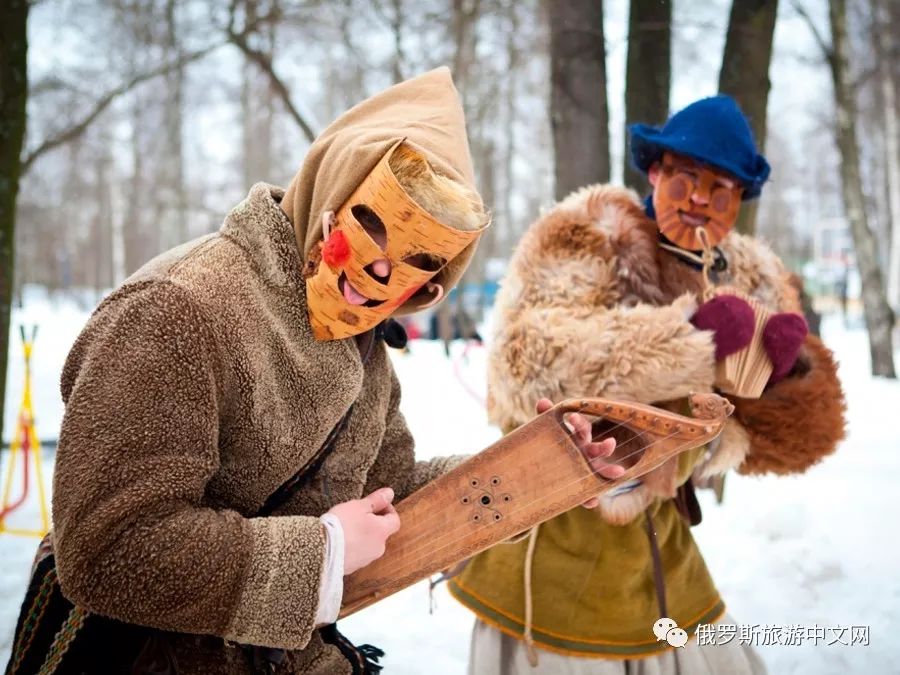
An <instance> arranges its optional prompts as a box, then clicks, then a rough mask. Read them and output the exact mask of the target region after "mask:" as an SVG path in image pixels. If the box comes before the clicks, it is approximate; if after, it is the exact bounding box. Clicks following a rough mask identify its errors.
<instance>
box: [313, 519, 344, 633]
mask: <svg viewBox="0 0 900 675" xmlns="http://www.w3.org/2000/svg"><path fill="white" fill-rule="evenodd" d="M319 520H320V521H321V523H322V525H324V526H325V564H324V565H323V567H322V579H321V581H320V582H319V607H318V609H316V625H318V626H323V625H327V624H329V623H334V622H335V621H337V618H338V614H339V613H340V611H341V599H342V598H343V596H344V528H343V527H341V521H340V520H338V517H337V516H336V515H334V514H333V513H326V514H325V515H323V516H320V517H319Z"/></svg>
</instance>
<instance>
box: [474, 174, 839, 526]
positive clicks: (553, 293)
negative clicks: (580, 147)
mask: <svg viewBox="0 0 900 675" xmlns="http://www.w3.org/2000/svg"><path fill="white" fill-rule="evenodd" d="M720 249H721V251H722V253H723V254H724V256H725V258H726V260H727V262H728V269H727V271H726V272H725V273H724V275H723V276H721V277H720V280H719V281H720V283H722V284H726V283H727V284H728V285H732V286H736V287H737V288H739V289H741V290H743V291H744V292H746V293H748V294H749V295H751V296H753V297H754V298H756V299H757V300H759V301H760V302H761V303H762V304H763V305H765V306H766V307H768V308H770V309H771V310H774V311H792V312H800V303H799V299H798V297H797V292H796V289H795V288H794V287H793V286H792V285H791V283H790V279H789V274H788V272H787V271H786V269H785V268H784V266H783V264H782V263H781V261H780V260H779V259H778V257H777V256H776V255H775V254H774V253H773V252H772V251H771V250H770V249H769V248H768V247H767V246H765V245H764V244H762V243H761V242H759V241H757V240H754V239H751V238H748V237H745V236H741V235H739V234H735V233H732V234H730V235H729V236H728V237H726V239H725V240H724V241H723V242H722V243H721V244H720ZM701 290H702V278H701V274H700V272H698V271H696V270H694V269H693V268H691V267H689V266H687V265H685V264H684V263H683V262H681V261H679V260H678V259H677V258H675V257H674V256H673V255H671V254H670V253H668V252H666V251H664V250H662V249H660V248H659V247H658V245H657V228H656V225H655V223H654V222H653V221H652V220H651V219H649V218H648V217H647V216H646V214H645V213H644V210H643V207H642V205H641V203H640V200H639V199H638V197H637V195H636V194H635V193H634V192H632V191H630V190H626V189H624V188H619V187H614V186H608V185H606V186H603V185H595V186H591V187H586V188H583V189H581V190H579V191H577V192H575V193H573V194H572V195H570V196H569V197H568V198H566V199H565V200H563V201H562V202H560V203H559V204H557V205H556V206H554V207H553V208H552V209H551V210H550V211H548V212H547V213H545V214H544V215H543V216H542V217H541V218H539V219H538V221H537V222H536V223H535V224H534V225H533V226H532V227H531V228H530V229H529V231H528V232H527V233H526V234H525V236H524V237H523V239H522V241H521V242H520V244H519V246H518V248H517V250H516V252H515V254H514V256H513V258H512V260H511V263H510V268H509V270H508V272H507V276H506V278H505V279H504V281H503V283H502V287H501V291H500V293H499V296H498V301H497V306H498V314H497V316H498V322H497V326H496V336H495V339H494V341H493V345H492V348H491V353H490V358H489V365H488V368H489V373H488V382H489V399H488V407H489V415H490V418H491V420H492V421H493V422H495V423H496V424H498V425H500V426H501V427H502V428H504V429H506V430H510V429H512V428H515V427H516V426H518V425H520V424H522V423H524V422H526V421H528V420H529V419H531V418H532V417H533V416H534V405H535V402H536V401H537V400H538V399H539V398H541V397H544V396H546V397H548V398H550V399H552V400H555V401H559V400H562V399H564V398H568V397H578V396H601V397H606V398H615V399H623V400H630V401H638V402H641V403H653V404H662V405H666V402H672V401H677V400H678V399H683V398H684V397H685V396H687V395H688V394H689V393H691V392H700V391H710V390H711V389H712V387H713V379H714V365H715V364H714V357H713V354H714V345H713V341H712V334H711V333H709V332H706V331H700V330H697V329H695V328H694V327H693V326H692V325H691V324H690V323H689V321H688V319H689V318H690V316H691V315H692V314H693V313H694V311H695V310H696V307H697V299H696V298H698V297H699V295H700V291H701ZM734 403H735V406H736V412H735V414H734V416H733V418H732V419H730V420H729V421H728V424H727V425H726V429H725V431H724V433H723V434H722V436H721V438H720V439H719V440H718V441H717V442H716V443H715V444H714V447H713V448H712V450H713V452H712V453H711V455H710V456H709V457H708V458H707V459H706V461H705V463H704V464H703V465H701V466H700V467H699V468H698V471H699V472H700V473H701V474H703V475H710V474H714V473H721V472H724V471H726V470H727V469H729V468H735V467H736V468H737V469H738V471H740V472H742V473H766V472H771V473H789V472H801V471H804V470H805V469H807V468H808V467H809V466H811V465H813V464H815V463H816V462H817V461H819V460H820V459H821V458H822V457H824V456H825V455H827V454H829V453H831V452H833V451H834V449H835V447H836V446H837V443H838V441H840V440H841V438H843V435H844V424H845V423H844V411H845V405H844V398H843V393H842V391H841V386H840V383H839V381H838V379H837V374H836V364H835V362H834V360H833V358H832V355H831V352H830V351H829V350H828V349H826V348H825V347H824V345H823V344H822V342H821V341H820V340H819V339H818V338H816V337H814V336H809V337H808V338H807V339H806V342H805V344H804V346H803V349H802V352H801V355H800V358H799V360H798V362H797V365H796V366H795V367H794V369H793V371H792V373H791V374H790V376H789V377H787V378H786V379H785V380H783V381H781V382H779V383H778V384H775V385H774V386H771V387H770V388H768V389H767V390H766V391H765V392H764V393H763V395H762V397H761V398H760V399H758V400H746V399H734ZM676 474H677V472H676V463H675V461H674V460H673V461H670V462H669V463H667V464H666V465H664V466H663V467H660V468H659V469H657V470H656V471H654V472H653V473H651V474H650V475H648V476H647V477H645V480H644V484H643V485H642V486H641V487H640V488H638V489H637V490H634V491H633V492H632V493H630V494H629V495H625V496H623V497H619V498H616V499H615V500H607V501H605V502H604V503H603V504H602V505H601V512H602V513H603V515H604V517H605V518H607V520H609V521H610V522H614V523H624V522H628V521H630V520H631V519H632V518H633V517H634V516H635V515H636V514H638V513H640V512H641V511H642V510H643V509H644V508H645V507H646V506H647V505H648V504H649V503H650V502H651V501H652V500H653V499H654V498H655V497H672V496H674V494H675V489H676V488H677V482H678V477H677V475H676ZM682 480H683V479H682Z"/></svg>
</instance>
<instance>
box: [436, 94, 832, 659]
mask: <svg viewBox="0 0 900 675" xmlns="http://www.w3.org/2000/svg"><path fill="white" fill-rule="evenodd" d="M631 150H632V155H633V159H634V162H635V164H636V166H637V167H639V168H640V169H641V170H642V171H644V172H645V173H647V174H648V177H649V180H650V183H651V184H652V186H653V193H652V196H651V198H649V199H648V200H647V201H646V202H644V203H642V202H641V200H639V199H638V196H637V195H636V194H634V193H633V192H631V191H630V190H626V189H624V188H620V187H614V186H611V185H594V186H590V187H586V188H583V189H581V190H579V191H577V192H575V193H574V194H572V195H570V196H569V197H568V198H566V199H565V200H563V201H562V202H560V203H559V204H557V205H556V206H554V207H553V208H552V209H550V211H549V212H547V213H546V214H544V215H543V216H542V217H541V218H539V219H538V220H537V222H536V223H535V224H534V225H533V226H532V227H531V229H530V230H529V231H528V232H527V233H526V234H525V236H524V237H523V239H522V241H521V243H520V244H519V246H518V249H517V250H516V252H515V254H514V256H513V258H512V261H511V263H510V267H509V271H508V272H507V275H506V278H505V279H504V281H503V283H502V288H501V292H500V294H499V296H498V301H497V308H496V311H497V314H496V317H497V319H496V320H497V325H496V334H495V337H494V341H493V344H492V346H491V352H490V358H489V366H488V368H489V372H488V384H489V401H488V408H489V414H490V417H491V420H492V421H493V422H495V423H496V424H498V425H499V426H500V427H502V428H503V429H504V430H506V431H509V430H511V429H513V428H515V427H516V426H518V425H520V424H522V423H523V422H525V421H527V420H528V419H529V418H530V416H531V412H532V409H533V407H534V404H535V401H537V400H538V399H540V398H542V397H547V398H550V399H553V400H560V399H564V398H568V397H581V396H601V397H605V398H611V399H622V400H628V401H637V402H640V403H652V404H656V405H660V406H663V407H669V408H671V409H672V410H675V411H679V412H684V399H685V397H686V396H687V395H688V394H689V393H691V392H703V391H711V390H712V389H713V388H714V386H715V385H716V384H717V380H716V364H717V362H720V361H721V360H722V359H725V358H726V357H727V356H729V355H730V354H735V353H737V352H739V351H741V350H743V349H745V348H747V347H748V344H749V343H750V340H751V338H752V336H753V334H754V317H755V313H754V309H753V308H751V306H750V304H748V302H746V301H745V300H743V299H741V298H740V297H738V296H737V295H728V296H723V297H713V298H711V299H709V300H708V301H705V302H704V293H703V291H704V288H705V282H704V274H703V267H704V262H707V263H708V265H707V271H708V276H709V277H710V278H711V281H712V282H713V283H714V284H716V285H722V286H726V285H727V286H730V287H732V288H734V289H736V290H737V291H739V292H742V293H744V294H746V296H748V297H749V298H750V299H751V300H752V301H753V302H755V303H758V304H759V305H760V306H761V307H762V308H764V309H765V310H767V311H769V312H770V313H771V316H770V318H769V319H768V321H767V322H766V323H765V325H764V327H763V330H762V334H761V340H762V348H763V349H764V350H765V353H766V355H767V356H768V358H769V359H770V360H771V362H772V365H773V370H772V372H771V376H770V378H769V379H768V384H767V386H766V388H765V390H764V391H763V392H762V394H761V395H760V396H759V397H758V398H740V397H735V396H732V397H731V398H732V401H733V403H734V404H735V407H736V410H735V413H734V415H733V417H732V418H730V419H729V420H728V422H727V424H726V427H725V430H724V431H723V433H722V435H721V436H720V437H719V438H718V439H717V440H716V441H715V442H714V443H713V444H711V446H710V447H708V448H699V449H697V450H696V451H688V452H685V453H683V454H682V455H680V456H679V457H678V458H676V459H672V460H669V461H668V462H667V463H666V464H664V465H662V466H661V467H659V468H658V469H656V470H654V471H653V472H651V473H650V474H647V475H646V476H644V477H643V478H642V479H641V480H636V481H634V482H632V483H630V484H626V485H624V486H622V487H621V489H619V490H617V491H616V492H615V493H614V494H611V495H606V496H604V497H602V498H601V499H600V500H599V504H598V505H597V508H596V509H594V510H587V509H581V508H579V509H574V510H572V511H570V512H567V513H565V514H563V515H561V516H559V517H557V518H555V519H553V520H551V521H548V522H546V523H544V524H543V525H541V526H540V527H539V528H536V529H535V530H532V532H531V534H530V536H529V537H528V539H526V540H523V541H521V542H519V543H510V544H506V545H500V546H496V547H494V548H493V549H491V550H489V551H487V552H485V553H483V554H481V555H480V556H477V557H476V558H475V559H473V560H472V561H471V562H470V563H469V565H468V566H467V567H466V568H465V570H464V571H463V572H462V574H461V575H460V576H458V577H457V578H456V579H454V580H453V581H451V585H450V586H451V591H452V592H453V594H454V595H455V596H456V597H457V598H458V599H459V600H460V601H461V602H462V603H463V604H465V605H466V606H467V607H469V608H470V609H472V610H473V611H474V612H475V613H476V614H477V616H478V619H479V620H478V621H477V622H476V627H475V632H474V635H473V640H472V654H471V662H470V663H471V666H470V672H471V673H473V674H477V675H486V674H490V673H603V674H606V673H608V674H614V673H615V674H624V673H645V674H647V675H650V674H657V673H678V672H681V673H683V674H685V675H687V674H688V673H690V674H691V675H703V674H706V673H708V674H710V675H712V674H714V673H731V674H739V673H754V672H763V671H764V666H763V665H762V663H761V661H760V660H759V657H758V656H757V655H756V654H755V653H753V652H752V650H750V649H749V648H745V647H742V646H741V645H740V644H739V641H738V640H734V641H733V642H732V643H730V645H729V646H727V647H721V646H719V647H698V645H697V644H696V641H695V640H691V642H689V643H688V645H687V647H686V648H685V649H684V650H681V649H673V647H672V646H670V645H669V644H668V643H667V641H666V639H659V638H658V636H657V635H655V634H654V631H653V627H654V624H656V622H657V621H658V620H660V619H661V618H668V619H670V620H671V621H673V622H675V623H676V624H677V626H679V627H680V628H681V629H683V630H684V631H686V632H687V634H688V635H689V636H692V637H693V634H694V631H695V629H696V628H697V626H698V625H699V624H701V623H711V622H715V621H717V620H720V619H721V617H723V615H724V612H725V605H724V602H723V601H722V599H721V598H720V596H719V593H718V592H717V590H716V588H715V585H714V584H713V581H712V579H711V577H710V575H709V572H708V571H707V568H706V565H705V564H704V562H703V558H702V557H701V555H700V552H699V550H698V548H697V546H696V544H695V543H694V540H693V538H692V536H691V532H690V523H689V520H690V516H691V515H693V516H694V518H695V519H696V516H697V515H698V514H697V510H696V502H695V501H694V500H692V499H691V497H692V495H693V493H692V491H691V489H690V482H689V477H690V476H691V474H692V472H693V473H695V474H696V475H698V476H699V477H701V478H706V477H708V476H711V475H714V474H719V473H722V472H725V471H726V470H728V469H733V468H736V469H737V470H738V471H739V472H740V473H746V474H762V473H778V474H786V473H797V472H802V471H804V470H806V469H807V468H808V467H809V466H811V465H812V464H814V463H816V462H817V461H819V460H820V459H821V458H822V457H823V456H825V455H827V454H829V453H831V452H833V451H834V449H835V447H836V445H837V443H838V441H839V440H840V439H841V438H842V436H843V429H844V404H843V394H842V391H841V387H840V384H839V382H838V379H837V376H836V367H835V363H834V360H833V358H832V355H831V353H830V352H829V350H828V349H826V348H825V347H824V346H823V344H822V342H821V341H820V340H819V339H818V338H816V337H814V336H812V335H808V334H807V330H806V324H805V322H804V321H803V319H802V318H801V317H800V315H799V312H800V304H799V300H798V297H797V293H796V290H795V288H794V287H793V286H792V285H791V283H790V281H789V274H788V271H787V270H786V269H785V267H784V266H783V264H782V263H781V261H780V260H779V259H778V258H777V257H776V256H775V255H774V254H773V253H772V251H771V250H770V249H769V248H768V247H766V246H765V245H764V244H763V243H761V242H759V241H758V240H755V239H752V238H750V237H746V236H742V235H739V234H737V233H735V232H733V231H732V227H733V224H734V222H735V219H736V217H737V213H738V209H739V206H740V203H741V200H742V199H752V198H754V197H756V196H758V195H759V193H760V189H761V187H762V184H763V182H764V181H765V180H766V178H767V176H768V173H769V166H768V164H767V163H766V161H765V159H764V158H763V157H762V156H761V155H759V154H758V153H757V150H756V147H755V144H754V141H753V138H752V134H751V132H750V128H749V125H748V124H747V121H746V119H745V118H744V116H743V114H742V113H741V112H740V111H739V110H738V108H737V106H736V105H735V104H734V102H733V101H732V100H731V99H729V98H727V97H715V98H710V99H704V100H701V101H698V102H695V103H694V104H692V105H690V106H688V107H687V108H686V109H684V110H682V111H681V112H679V113H677V114H675V115H674V116H673V117H672V118H671V119H670V120H669V121H668V122H667V123H666V125H665V126H664V127H662V128H661V129H656V128H652V127H648V126H645V125H635V126H634V127H632V129H631ZM701 227H702V231H703V232H705V237H704V236H703V235H701V234H700V228H701ZM704 241H705V243H706V244H707V246H706V247H704ZM704 251H706V252H707V254H706V256H704ZM763 382H765V380H763ZM620 432H621V430H616V431H614V432H613V433H614V434H616V435H617V436H618V448H617V450H616V455H615V456H616V457H620V458H623V459H624V458H625V457H626V456H628V455H629V454H631V453H634V452H635V451H637V450H639V449H640V448H641V447H642V446H641V439H640V438H635V437H633V436H629V435H627V434H621V433H620ZM634 459H635V458H633V457H632V458H631V460H625V461H634ZM752 554H753V552H748V555H752ZM529 662H531V663H530V665H529ZM535 664H537V665H536V667H533V666H534V665H535Z"/></svg>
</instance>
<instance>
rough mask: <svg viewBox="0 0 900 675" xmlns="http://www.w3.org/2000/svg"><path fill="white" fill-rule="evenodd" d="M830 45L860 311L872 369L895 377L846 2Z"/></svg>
mask: <svg viewBox="0 0 900 675" xmlns="http://www.w3.org/2000/svg"><path fill="white" fill-rule="evenodd" d="M829 17H830V19H831V40H832V49H831V52H830V54H829V59H828V60H829V63H830V65H831V78H832V82H833V84H834V95H835V103H836V105H837V142H838V148H839V149H840V153H841V185H842V193H843V197H844V208H845V209H846V212H847V219H848V220H849V221H850V229H851V232H852V233H853V244H854V248H855V249H856V262H857V265H858V267H859V273H860V276H861V277H862V296H863V297H862V299H863V310H864V313H865V317H866V328H867V329H868V331H869V351H870V353H871V357H872V374H873V375H880V376H883V377H890V378H896V377H897V373H896V371H895V370H894V355H893V348H892V344H891V333H892V330H893V327H894V314H893V312H892V311H891V308H890V305H889V304H888V302H887V296H886V294H885V287H884V280H883V278H882V275H881V267H880V266H879V265H878V246H877V244H876V241H875V237H874V236H873V235H872V231H871V230H870V229H869V224H868V222H867V218H866V209H865V205H864V199H865V198H864V195H863V189H862V180H861V178H860V172H859V146H858V145H857V141H856V119H857V111H856V101H855V99H854V97H853V87H852V85H851V81H850V64H849V44H848V41H847V7H846V2H845V0H829Z"/></svg>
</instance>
